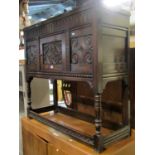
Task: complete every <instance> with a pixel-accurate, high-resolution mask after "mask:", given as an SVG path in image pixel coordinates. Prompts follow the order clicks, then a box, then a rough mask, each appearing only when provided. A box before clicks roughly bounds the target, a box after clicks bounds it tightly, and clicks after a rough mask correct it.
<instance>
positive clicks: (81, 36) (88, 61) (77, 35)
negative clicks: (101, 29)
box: [70, 27, 93, 73]
mask: <svg viewBox="0 0 155 155" xmlns="http://www.w3.org/2000/svg"><path fill="white" fill-rule="evenodd" d="M70 43H71V71H72V72H75V73H92V68H93V67H92V63H93V43H92V34H91V27H85V28H80V29H77V30H72V31H71V38H70Z"/></svg>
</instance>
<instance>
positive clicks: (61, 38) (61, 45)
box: [40, 33, 66, 72]
mask: <svg viewBox="0 0 155 155" xmlns="http://www.w3.org/2000/svg"><path fill="white" fill-rule="evenodd" d="M40 53H41V55H40V56H41V57H40V59H41V70H42V71H48V72H49V71H51V72H61V71H64V70H65V66H66V56H65V55H66V41H65V34H64V33H62V34H58V35H52V36H50V37H46V38H42V39H40Z"/></svg>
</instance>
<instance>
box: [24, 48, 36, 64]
mask: <svg viewBox="0 0 155 155" xmlns="http://www.w3.org/2000/svg"><path fill="white" fill-rule="evenodd" d="M37 52H38V51H37V46H36V45H29V46H27V61H28V64H29V65H30V64H37Z"/></svg>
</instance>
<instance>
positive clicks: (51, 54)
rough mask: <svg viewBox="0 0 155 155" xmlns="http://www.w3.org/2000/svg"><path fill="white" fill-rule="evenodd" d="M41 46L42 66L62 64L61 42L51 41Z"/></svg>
mask: <svg viewBox="0 0 155 155" xmlns="http://www.w3.org/2000/svg"><path fill="white" fill-rule="evenodd" d="M42 46H43V63H44V64H48V65H49V64H53V65H56V64H62V42H61V41H53V42H49V43H45V44H43V45H42Z"/></svg>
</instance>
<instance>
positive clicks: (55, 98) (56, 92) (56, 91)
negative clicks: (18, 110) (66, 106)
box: [53, 80, 58, 112]
mask: <svg viewBox="0 0 155 155" xmlns="http://www.w3.org/2000/svg"><path fill="white" fill-rule="evenodd" d="M53 101H54V111H55V112H58V111H57V110H58V108H57V107H58V88H57V80H53Z"/></svg>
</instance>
